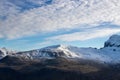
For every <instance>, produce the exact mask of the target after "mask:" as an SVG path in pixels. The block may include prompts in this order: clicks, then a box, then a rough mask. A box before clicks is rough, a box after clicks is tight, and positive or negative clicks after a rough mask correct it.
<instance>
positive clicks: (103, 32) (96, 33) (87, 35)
mask: <svg viewBox="0 0 120 80" xmlns="http://www.w3.org/2000/svg"><path fill="white" fill-rule="evenodd" d="M116 33H120V29H111V28H103V29H100V30H99V29H95V30H91V29H90V30H86V31H84V32H75V33H70V34H63V35H59V36H54V37H49V38H47V40H48V41H49V40H50V41H53V40H56V41H65V42H72V41H84V40H89V39H94V38H100V37H105V36H110V35H112V34H116Z"/></svg>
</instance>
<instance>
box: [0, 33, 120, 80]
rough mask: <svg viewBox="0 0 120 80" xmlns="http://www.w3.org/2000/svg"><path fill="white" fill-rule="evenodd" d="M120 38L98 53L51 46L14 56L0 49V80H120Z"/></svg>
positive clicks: (111, 39) (115, 36) (69, 47)
mask: <svg viewBox="0 0 120 80" xmlns="http://www.w3.org/2000/svg"><path fill="white" fill-rule="evenodd" d="M119 37H120V36H119V35H113V36H111V37H110V38H109V40H107V41H106V42H105V44H104V47H103V48H100V49H96V48H90V47H89V48H79V47H75V46H67V45H53V46H48V47H44V48H41V49H36V50H30V51H21V52H16V51H11V50H8V49H6V48H1V49H0V57H1V59H0V80H120V59H119V58H120V47H119V46H118V45H119ZM111 45H112V46H111Z"/></svg>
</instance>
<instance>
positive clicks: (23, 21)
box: [0, 0, 120, 39]
mask: <svg viewBox="0 0 120 80" xmlns="http://www.w3.org/2000/svg"><path fill="white" fill-rule="evenodd" d="M36 1H37V0H36ZM38 1H39V2H40V0H38ZM2 2H6V0H5V1H4V0H3V1H2ZM35 3H36V2H35ZM4 4H5V3H4ZM8 4H9V5H12V7H10V8H9V9H7V8H8V7H6V6H7V5H8ZM40 4H41V3H40ZM0 6H1V7H3V8H0V15H2V16H4V13H6V14H5V16H7V19H6V20H0V35H2V36H3V37H4V38H8V39H14V38H20V37H24V36H31V35H35V34H38V33H39V34H40V33H44V32H53V31H59V30H61V29H64V30H65V29H67V30H68V29H70V30H72V29H74V28H83V29H84V28H85V27H81V26H76V25H84V24H87V25H95V24H97V25H99V23H101V22H112V23H113V24H116V25H120V0H53V2H52V4H50V5H47V6H42V7H39V8H33V9H30V10H26V11H24V12H19V7H18V6H16V5H14V4H12V3H6V5H3V3H1V4H0ZM87 27H89V26H87ZM90 27H92V26H90ZM93 27H94V26H93ZM82 34H84V32H83V33H82ZM85 35H86V34H85Z"/></svg>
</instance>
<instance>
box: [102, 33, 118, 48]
mask: <svg viewBox="0 0 120 80" xmlns="http://www.w3.org/2000/svg"><path fill="white" fill-rule="evenodd" d="M104 47H119V48H120V36H119V35H113V36H111V37H110V38H109V40H107V41H106V42H105V45H104Z"/></svg>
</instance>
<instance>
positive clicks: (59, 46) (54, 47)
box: [42, 44, 68, 49]
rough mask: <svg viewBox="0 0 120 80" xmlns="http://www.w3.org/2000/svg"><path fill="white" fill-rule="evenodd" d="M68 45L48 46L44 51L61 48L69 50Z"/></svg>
mask: <svg viewBox="0 0 120 80" xmlns="http://www.w3.org/2000/svg"><path fill="white" fill-rule="evenodd" d="M67 47H68V46H67V45H64V44H58V45H53V46H48V47H45V48H42V49H59V48H67Z"/></svg>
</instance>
